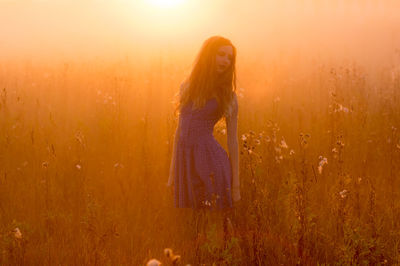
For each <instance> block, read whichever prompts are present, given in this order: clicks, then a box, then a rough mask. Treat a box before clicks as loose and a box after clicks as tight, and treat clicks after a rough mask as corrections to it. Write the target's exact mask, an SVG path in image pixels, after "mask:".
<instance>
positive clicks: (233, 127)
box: [226, 94, 240, 201]
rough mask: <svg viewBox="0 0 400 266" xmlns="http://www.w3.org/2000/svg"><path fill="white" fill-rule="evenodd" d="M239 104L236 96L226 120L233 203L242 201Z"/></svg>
mask: <svg viewBox="0 0 400 266" xmlns="http://www.w3.org/2000/svg"><path fill="white" fill-rule="evenodd" d="M238 109H239V108H238V103H237V97H236V94H234V98H233V105H232V113H231V115H230V116H229V117H227V118H226V128H227V137H228V151H229V160H230V162H231V166H232V198H233V201H238V200H240V180H239V144H238V133H237V120H238Z"/></svg>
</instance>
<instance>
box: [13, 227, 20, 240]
mask: <svg viewBox="0 0 400 266" xmlns="http://www.w3.org/2000/svg"><path fill="white" fill-rule="evenodd" d="M13 232H14V237H15V238H16V239H22V233H21V231H20V230H19V228H18V227H16V228H15V229H14V230H13Z"/></svg>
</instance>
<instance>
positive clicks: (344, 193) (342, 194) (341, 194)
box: [339, 189, 349, 199]
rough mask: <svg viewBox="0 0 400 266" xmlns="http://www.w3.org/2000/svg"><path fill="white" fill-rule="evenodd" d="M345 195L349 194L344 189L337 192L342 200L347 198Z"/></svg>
mask: <svg viewBox="0 0 400 266" xmlns="http://www.w3.org/2000/svg"><path fill="white" fill-rule="evenodd" d="M347 193H349V191H347V190H346V189H344V190H343V191H340V192H339V195H340V197H341V198H342V199H344V198H346V197H347Z"/></svg>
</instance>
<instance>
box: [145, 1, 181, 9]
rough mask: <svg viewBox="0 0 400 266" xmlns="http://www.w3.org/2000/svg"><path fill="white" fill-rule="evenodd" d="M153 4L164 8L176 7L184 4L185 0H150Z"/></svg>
mask: <svg viewBox="0 0 400 266" xmlns="http://www.w3.org/2000/svg"><path fill="white" fill-rule="evenodd" d="M148 1H149V2H150V3H151V4H152V5H154V6H157V7H162V8H170V7H176V6H178V5H179V4H182V2H183V0H148Z"/></svg>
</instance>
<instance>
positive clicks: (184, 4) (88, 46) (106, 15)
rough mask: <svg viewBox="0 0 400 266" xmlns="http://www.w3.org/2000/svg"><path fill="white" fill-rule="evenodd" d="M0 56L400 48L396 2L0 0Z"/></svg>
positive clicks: (347, 52) (353, 53)
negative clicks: (206, 44) (224, 43)
mask: <svg viewBox="0 0 400 266" xmlns="http://www.w3.org/2000/svg"><path fill="white" fill-rule="evenodd" d="M0 25H1V26H0V35H1V36H2V38H1V39H2V41H1V42H0V56H2V57H8V58H17V57H40V56H52V57H82V56H85V57H92V56H97V57H102V56H104V57H108V56H124V55H126V54H129V55H135V54H141V55H143V53H145V54H146V52H149V53H150V54H154V52H156V53H158V52H163V51H172V52H174V53H177V52H179V51H182V53H190V54H193V53H194V52H196V51H197V50H198V49H199V48H200V45H201V42H203V41H204V39H206V38H207V37H209V36H211V35H214V34H219V35H222V36H226V37H228V38H230V39H231V40H232V41H233V42H234V43H235V44H236V46H237V47H238V49H239V52H241V53H242V55H243V54H244V55H249V56H253V57H258V56H267V57H268V56H273V55H278V54H302V55H310V56H321V57H340V58H342V57H343V58H357V59H359V60H370V61H371V62H379V61H382V60H387V59H388V58H390V57H391V56H393V54H394V52H395V50H396V49H400V1H395V0H392V1H389V0H388V1H384V0H376V1H373V0H369V1H368V0H359V1H356V0H341V1H339V0H331V1H328V0H303V1H300V0H298V1H295V0H279V1H277V0H275V1H272V0H270V1H261V0H253V1H251V0H250V1H239V0H237V1H233V0H201V1H200V0H197V1H195V0H186V1H185V0H182V1H181V3H180V4H177V5H176V6H172V7H169V8H165V7H161V6H157V5H154V4H152V2H151V0H131V1H127V0H124V1H122V0H116V1H96V0H71V1H66V0H62V1H32V0H31V1H28V0H26V1H24V0H15V1H13V0H6V1H5V0H0Z"/></svg>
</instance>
